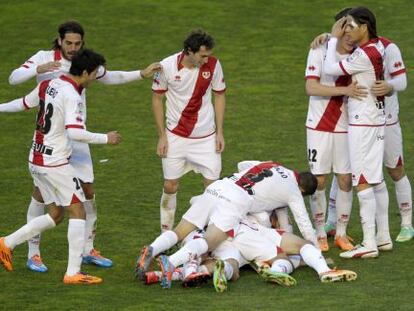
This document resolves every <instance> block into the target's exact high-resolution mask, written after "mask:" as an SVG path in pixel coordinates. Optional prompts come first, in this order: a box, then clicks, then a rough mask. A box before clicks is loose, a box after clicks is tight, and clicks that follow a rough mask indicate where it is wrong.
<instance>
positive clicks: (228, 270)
mask: <svg viewBox="0 0 414 311" xmlns="http://www.w3.org/2000/svg"><path fill="white" fill-rule="evenodd" d="M233 272H234V271H233V266H232V265H231V264H229V263H228V262H227V261H224V276H225V277H226V280H227V281H230V280H231V278H232V277H233Z"/></svg>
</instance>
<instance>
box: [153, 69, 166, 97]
mask: <svg viewBox="0 0 414 311" xmlns="http://www.w3.org/2000/svg"><path fill="white" fill-rule="evenodd" d="M161 68H162V70H161V71H158V72H156V73H155V74H154V79H153V80H152V91H153V92H155V93H159V94H164V93H165V92H167V90H168V83H167V77H166V75H165V71H166V69H167V66H166V64H165V63H164V62H161Z"/></svg>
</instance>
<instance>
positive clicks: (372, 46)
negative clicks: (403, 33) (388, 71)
mask: <svg viewBox="0 0 414 311" xmlns="http://www.w3.org/2000/svg"><path fill="white" fill-rule="evenodd" d="M384 53H385V47H384V45H383V43H382V42H381V41H380V40H378V39H372V40H370V41H368V42H367V43H365V44H364V45H361V46H360V47H358V48H356V49H355V51H354V52H353V53H352V54H351V55H350V56H348V57H347V58H346V59H344V60H342V61H340V62H339V66H340V67H341V69H342V71H343V73H344V74H345V75H352V80H356V81H357V82H358V84H359V85H361V86H365V87H366V88H367V89H368V90H370V89H371V87H372V86H373V84H374V83H375V81H376V80H383V79H384V67H383V58H384ZM384 106H385V104H384V97H383V96H381V97H376V96H374V95H373V94H372V93H371V92H368V96H367V97H365V98H363V99H362V100H358V99H355V98H352V97H351V98H349V99H348V118H349V125H353V126H381V125H384V124H385V112H384Z"/></svg>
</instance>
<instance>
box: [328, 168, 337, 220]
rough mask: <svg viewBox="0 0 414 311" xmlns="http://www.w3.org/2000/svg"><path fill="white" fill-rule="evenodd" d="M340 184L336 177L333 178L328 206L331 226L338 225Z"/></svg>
mask: <svg viewBox="0 0 414 311" xmlns="http://www.w3.org/2000/svg"><path fill="white" fill-rule="evenodd" d="M338 189H339V187H338V182H337V180H336V176H335V175H334V176H333V177H332V184H331V189H330V191H329V204H328V219H327V222H328V223H330V224H331V225H334V226H335V225H336V197H337V193H338Z"/></svg>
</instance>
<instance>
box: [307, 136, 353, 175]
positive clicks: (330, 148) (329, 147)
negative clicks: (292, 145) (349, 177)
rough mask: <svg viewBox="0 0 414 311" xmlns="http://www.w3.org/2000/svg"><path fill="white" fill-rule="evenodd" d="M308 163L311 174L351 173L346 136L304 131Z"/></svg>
mask: <svg viewBox="0 0 414 311" xmlns="http://www.w3.org/2000/svg"><path fill="white" fill-rule="evenodd" d="M306 137H307V148H308V162H309V168H310V170H311V172H312V174H315V175H325V174H329V173H331V172H332V171H333V172H334V173H337V174H349V173H351V162H350V160H349V147H348V134H347V133H331V132H324V131H316V130H312V129H306Z"/></svg>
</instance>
